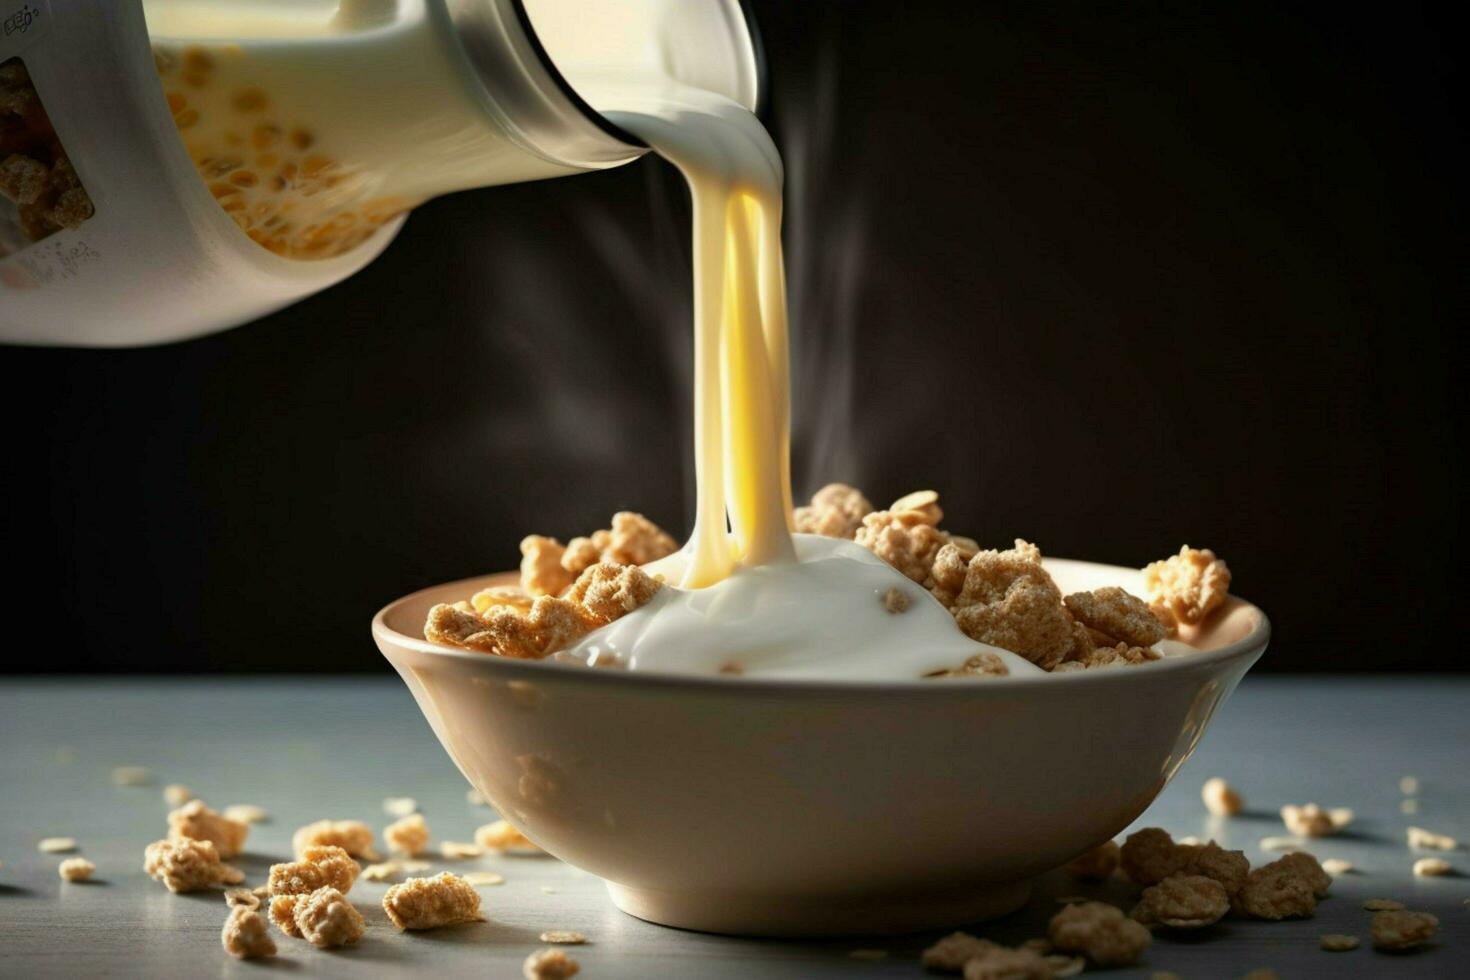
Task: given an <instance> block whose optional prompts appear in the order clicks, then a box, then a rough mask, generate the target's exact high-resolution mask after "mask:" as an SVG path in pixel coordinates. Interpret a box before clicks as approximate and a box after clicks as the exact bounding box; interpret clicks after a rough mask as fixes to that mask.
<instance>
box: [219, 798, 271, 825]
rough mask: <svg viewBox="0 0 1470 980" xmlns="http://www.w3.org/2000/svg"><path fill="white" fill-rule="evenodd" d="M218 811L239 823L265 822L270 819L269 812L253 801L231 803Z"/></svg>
mask: <svg viewBox="0 0 1470 980" xmlns="http://www.w3.org/2000/svg"><path fill="white" fill-rule="evenodd" d="M220 812H221V813H223V814H224V815H225V816H226V817H228V818H230V819H231V820H235V821H238V822H239V823H265V822H266V821H267V820H269V819H270V814H269V813H267V812H266V811H265V808H264V807H258V806H256V805H255V804H254V803H232V804H230V805H229V806H227V807H225V808H224V809H223V810H221V811H220Z"/></svg>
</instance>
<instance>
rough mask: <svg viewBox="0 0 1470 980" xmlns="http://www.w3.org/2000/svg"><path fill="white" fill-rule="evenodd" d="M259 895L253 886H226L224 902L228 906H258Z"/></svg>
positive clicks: (248, 907) (253, 907)
mask: <svg viewBox="0 0 1470 980" xmlns="http://www.w3.org/2000/svg"><path fill="white" fill-rule="evenodd" d="M260 899H261V896H260V895H257V894H255V890H254V889H253V888H226V889H225V904H226V905H228V906H229V907H230V908H232V909H233V908H246V909H258V908H260Z"/></svg>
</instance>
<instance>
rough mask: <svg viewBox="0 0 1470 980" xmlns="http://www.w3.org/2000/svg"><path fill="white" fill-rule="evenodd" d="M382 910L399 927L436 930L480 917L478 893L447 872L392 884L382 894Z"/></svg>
mask: <svg viewBox="0 0 1470 980" xmlns="http://www.w3.org/2000/svg"><path fill="white" fill-rule="evenodd" d="M383 911H384V912H387V913H388V918H390V919H392V920H393V924H394V925H395V926H397V927H398V928H400V929H437V928H438V927H439V926H450V925H454V924H455V923H459V922H478V921H480V920H481V919H483V918H484V916H482V915H481V914H480V893H479V892H477V891H475V889H474V888H473V887H471V886H470V884H469V883H468V882H466V881H465V880H464V879H463V878H459V877H456V876H454V875H452V874H450V873H449V872H448V871H445V872H443V873H442V874H440V875H438V876H436V877H433V878H410V879H408V880H407V881H405V882H402V883H400V884H397V885H393V886H392V887H390V888H389V889H388V890H387V891H386V892H385V893H384V894H383Z"/></svg>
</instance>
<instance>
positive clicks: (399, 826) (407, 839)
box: [383, 813, 429, 857]
mask: <svg viewBox="0 0 1470 980" xmlns="http://www.w3.org/2000/svg"><path fill="white" fill-rule="evenodd" d="M383 843H384V844H387V845H388V850H390V851H392V852H393V853H395V854H406V855H408V856H409V857H418V856H419V855H420V854H422V853H424V851H425V850H426V849H427V848H428V846H429V825H428V823H427V822H426V821H425V820H424V815H423V814H422V813H411V814H409V815H408V816H406V817H403V818H402V819H400V820H395V821H393V822H392V823H391V824H389V825H388V826H386V827H384V828H383Z"/></svg>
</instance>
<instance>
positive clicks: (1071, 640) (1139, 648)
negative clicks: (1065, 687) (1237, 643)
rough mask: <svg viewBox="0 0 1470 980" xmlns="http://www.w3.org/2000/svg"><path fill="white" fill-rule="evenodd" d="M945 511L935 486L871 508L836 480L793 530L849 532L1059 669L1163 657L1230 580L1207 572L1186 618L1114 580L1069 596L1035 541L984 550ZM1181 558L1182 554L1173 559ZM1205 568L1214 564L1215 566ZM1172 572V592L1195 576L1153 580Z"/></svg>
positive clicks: (1006, 641) (972, 633)
mask: <svg viewBox="0 0 1470 980" xmlns="http://www.w3.org/2000/svg"><path fill="white" fill-rule="evenodd" d="M943 516H944V512H943V510H942V509H941V508H940V506H939V495H938V494H936V493H935V492H934V491H932V490H920V491H916V492H915V493H911V494H908V495H907V496H905V497H902V498H900V499H898V500H896V501H894V502H893V503H892V504H891V505H890V506H889V507H888V509H887V510H873V509H872V505H871V504H870V503H869V502H868V499H867V498H866V497H865V496H863V494H862V493H861V492H860V491H858V490H856V489H854V488H853V487H849V486H844V485H843V484H837V483H834V484H829V485H828V486H825V487H823V488H822V489H821V490H820V491H818V492H817V494H816V496H814V497H813V498H812V502H811V503H810V504H809V505H807V506H805V507H799V508H797V510H796V528H797V530H798V531H808V532H812V533H818V534H826V535H828V536H829V537H842V538H852V539H853V540H855V541H856V542H857V543H858V544H860V545H862V546H863V547H865V548H867V549H868V550H869V551H872V552H873V553H874V554H876V555H877V556H878V557H880V558H882V559H883V560H884V561H887V562H888V563H889V564H890V565H892V566H893V567H894V568H896V569H898V570H899V571H900V572H902V573H903V574H904V575H906V576H908V577H909V578H910V579H912V580H913V581H915V582H917V583H919V584H921V585H923V586H924V587H925V588H926V589H928V590H929V592H930V594H931V595H933V596H934V598H935V599H937V600H938V601H939V602H940V604H942V605H943V606H944V607H945V608H946V609H948V610H950V612H951V613H952V614H953V615H954V617H955V622H956V623H957V624H958V625H959V627H960V629H961V630H962V631H963V632H964V633H965V634H966V635H967V636H969V637H970V638H971V639H974V640H978V641H979V642H982V643H988V644H991V645H993V646H998V647H1001V648H1003V649H1006V650H1010V651H1012V652H1014V653H1018V654H1020V655H1021V656H1023V657H1025V658H1026V659H1027V660H1030V661H1031V662H1032V663H1034V664H1036V665H1037V666H1039V667H1041V668H1043V669H1045V670H1052V671H1073V670H1086V669H1091V668H1099V667H1114V666H1126V665H1132V664H1141V663H1147V662H1149V661H1151V660H1156V659H1158V656H1159V654H1158V653H1157V652H1156V651H1154V650H1153V649H1151V648H1152V647H1153V645H1154V644H1156V643H1158V642H1159V641H1160V640H1162V639H1164V638H1166V637H1169V636H1172V635H1173V634H1174V632H1175V631H1176V627H1177V623H1178V621H1179V620H1180V619H1183V620H1184V621H1186V622H1190V623H1197V622H1199V621H1200V620H1202V619H1203V618H1204V617H1205V616H1206V615H1207V614H1208V613H1209V611H1210V610H1212V609H1214V608H1215V607H1217V606H1218V605H1219V604H1220V603H1222V602H1223V601H1224V599H1225V596H1226V590H1227V588H1228V585H1229V572H1228V571H1226V572H1224V575H1223V578H1222V577H1221V575H1220V574H1219V571H1218V569H1216V570H1212V571H1211V572H1210V573H1209V574H1208V575H1205V573H1203V572H1201V581H1202V582H1203V581H1206V580H1207V581H1208V582H1209V585H1210V588H1209V590H1208V594H1207V596H1205V597H1204V598H1200V593H1201V591H1202V590H1203V589H1204V586H1203V585H1201V586H1199V588H1196V589H1195V592H1194V593H1192V594H1193V595H1194V596H1195V600H1194V601H1195V602H1196V605H1198V606H1199V609H1198V610H1197V611H1191V612H1190V613H1189V615H1188V616H1178V615H1176V613H1175V612H1174V606H1173V605H1171V604H1170V603H1169V602H1166V601H1154V602H1153V603H1152V604H1150V603H1147V602H1145V601H1144V600H1143V599H1141V598H1139V597H1137V596H1133V595H1130V594H1129V593H1127V592H1125V591H1124V590H1122V589H1119V588H1115V587H1107V588H1102V589H1097V590H1095V591H1093V592H1079V593H1074V594H1072V595H1068V596H1063V595H1062V593H1061V590H1060V589H1059V588H1058V587H1057V585H1056V583H1055V582H1054V581H1053V580H1052V578H1051V575H1050V574H1048V573H1047V571H1046V569H1045V568H1044V567H1043V566H1042V564H1041V552H1040V549H1038V548H1037V547H1036V546H1035V545H1034V544H1031V543H1029V542H1026V541H1022V540H1017V541H1016V543H1015V546H1014V547H1013V548H1009V549H1006V550H1003V551H985V550H982V549H981V548H980V547H979V546H978V545H977V544H976V543H975V542H974V541H973V540H972V539H970V538H966V537H961V536H959V535H956V534H952V533H950V532H948V531H945V530H943V529H941V528H940V527H939V523H940V521H941V520H942V519H943ZM1185 551H1186V552H1187V553H1188V554H1189V555H1209V561H1210V562H1215V565H1217V566H1218V568H1219V569H1223V568H1224V563H1223V562H1216V561H1215V558H1214V555H1213V554H1210V553H1208V552H1195V551H1193V549H1185ZM1180 560H1181V559H1180V556H1175V557H1174V558H1171V559H1168V561H1169V562H1178V561H1180ZM1191 560H1192V559H1191ZM1163 564H1166V563H1160V562H1156V563H1154V565H1151V566H1149V567H1150V568H1154V567H1155V566H1159V565H1163ZM1173 567H1174V566H1170V568H1173ZM1207 567H1211V568H1213V566H1208V563H1207ZM1166 578H1167V581H1168V583H1170V584H1169V589H1171V590H1172V591H1171V592H1170V593H1169V594H1170V595H1175V594H1178V595H1180V596H1185V594H1186V592H1187V588H1186V586H1187V585H1188V582H1189V580H1188V579H1187V578H1186V577H1185V576H1184V575H1183V573H1182V572H1180V573H1172V574H1171V576H1164V575H1163V574H1162V573H1158V574H1155V575H1153V576H1152V577H1150V578H1149V579H1148V581H1150V582H1164V581H1165V579H1166ZM1159 589H1160V590H1162V589H1163V586H1162V585H1161V586H1159ZM1162 594H1163V592H1162V591H1160V595H1162ZM1186 598H1187V596H1186ZM1183 601H1184V600H1181V602H1183ZM969 673H972V674H973V673H990V672H989V671H970V672H969ZM956 674H957V672H955V671H949V672H945V673H943V674H942V675H936V676H956Z"/></svg>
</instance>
